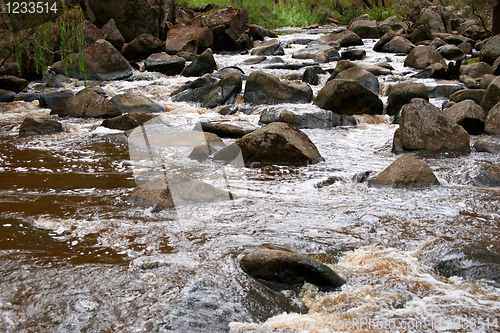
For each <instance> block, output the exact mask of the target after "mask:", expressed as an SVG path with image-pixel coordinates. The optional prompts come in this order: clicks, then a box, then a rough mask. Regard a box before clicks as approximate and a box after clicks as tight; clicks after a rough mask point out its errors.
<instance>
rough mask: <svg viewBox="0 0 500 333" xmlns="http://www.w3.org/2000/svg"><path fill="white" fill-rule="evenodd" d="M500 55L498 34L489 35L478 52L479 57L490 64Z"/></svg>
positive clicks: (499, 36)
mask: <svg viewBox="0 0 500 333" xmlns="http://www.w3.org/2000/svg"><path fill="white" fill-rule="evenodd" d="M499 56H500V35H496V36H493V37H491V38H490V39H489V40H488V41H487V42H486V43H485V44H483V45H482V47H481V51H480V53H479V59H480V60H481V61H484V62H486V63H488V64H490V65H493V63H494V62H495V60H497V58H498V57H499Z"/></svg>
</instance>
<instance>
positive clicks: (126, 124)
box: [101, 112, 156, 131]
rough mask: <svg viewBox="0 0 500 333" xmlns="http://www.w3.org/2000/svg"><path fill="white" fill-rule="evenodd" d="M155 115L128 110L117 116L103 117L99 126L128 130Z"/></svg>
mask: <svg viewBox="0 0 500 333" xmlns="http://www.w3.org/2000/svg"><path fill="white" fill-rule="evenodd" d="M154 117H156V115H154V114H151V113H144V112H130V113H127V114H123V115H121V116H118V117H114V118H108V119H104V121H103V122H102V124H101V126H103V127H107V128H111V129H117V130H122V131H128V130H131V129H133V128H136V127H137V126H140V125H142V124H144V123H145V122H147V121H149V120H151V119H153V118H154Z"/></svg>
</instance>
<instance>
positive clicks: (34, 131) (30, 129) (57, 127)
mask: <svg viewBox="0 0 500 333" xmlns="http://www.w3.org/2000/svg"><path fill="white" fill-rule="evenodd" d="M62 131H63V126H62V124H61V123H60V122H58V121H56V120H53V119H35V118H33V117H29V116H28V117H26V118H24V120H23V123H22V124H21V127H20V128H19V135H20V136H31V135H49V134H56V133H60V132H62Z"/></svg>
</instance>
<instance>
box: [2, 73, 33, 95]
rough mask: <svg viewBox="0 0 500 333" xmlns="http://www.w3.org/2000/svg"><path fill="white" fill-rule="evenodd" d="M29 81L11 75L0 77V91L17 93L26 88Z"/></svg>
mask: <svg viewBox="0 0 500 333" xmlns="http://www.w3.org/2000/svg"><path fill="white" fill-rule="evenodd" d="M28 83H29V81H28V80H25V79H22V78H20V77H17V76H12V75H0V89H3V90H10V91H13V92H15V93H19V92H21V91H23V90H24V88H26V87H27V86H28Z"/></svg>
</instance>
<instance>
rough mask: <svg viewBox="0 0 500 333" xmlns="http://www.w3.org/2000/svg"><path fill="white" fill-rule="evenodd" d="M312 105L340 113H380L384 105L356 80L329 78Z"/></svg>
mask: <svg viewBox="0 0 500 333" xmlns="http://www.w3.org/2000/svg"><path fill="white" fill-rule="evenodd" d="M314 105H317V106H319V107H320V108H322V109H326V110H330V111H333V112H336V113H338V114H341V115H355V114H372V115H373V114H382V112H383V111H384V105H383V103H382V101H381V100H380V98H379V97H378V96H377V95H376V94H375V93H374V92H372V91H371V90H370V89H368V88H366V87H365V86H363V85H362V84H361V83H359V82H358V81H356V80H342V79H339V80H331V81H329V82H328V83H327V84H326V85H325V86H324V87H323V89H321V91H320V92H319V93H318V96H317V97H316V99H315V100H314Z"/></svg>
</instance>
